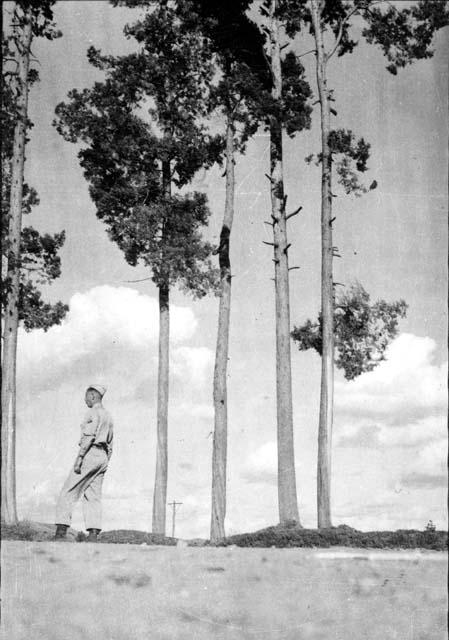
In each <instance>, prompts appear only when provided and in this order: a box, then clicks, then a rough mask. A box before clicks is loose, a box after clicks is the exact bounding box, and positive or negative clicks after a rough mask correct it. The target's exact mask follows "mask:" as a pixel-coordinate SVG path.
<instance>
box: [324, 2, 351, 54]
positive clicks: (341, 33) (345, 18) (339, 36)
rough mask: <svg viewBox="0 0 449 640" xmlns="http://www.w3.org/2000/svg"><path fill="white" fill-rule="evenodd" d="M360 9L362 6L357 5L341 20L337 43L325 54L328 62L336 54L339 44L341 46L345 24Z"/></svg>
mask: <svg viewBox="0 0 449 640" xmlns="http://www.w3.org/2000/svg"><path fill="white" fill-rule="evenodd" d="M359 10H360V7H358V6H355V7H354V9H353V10H352V11H350V12H349V13H348V14H346V16H345V17H344V18H343V20H342V21H341V22H340V26H339V28H338V34H337V38H336V41H335V45H334V47H333V48H332V50H331V52H330V53H328V54H326V55H325V59H326V62H327V61H328V60H329V59H330V58H332V56H333V55H334V53H335V52H336V51H337V49H338V46H339V44H340V42H341V39H342V37H343V29H344V26H345V24H346V23H347V22H348V20H349V18H350V17H351V16H352V15H354V13H357V11H359Z"/></svg>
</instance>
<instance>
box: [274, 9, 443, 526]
mask: <svg viewBox="0 0 449 640" xmlns="http://www.w3.org/2000/svg"><path fill="white" fill-rule="evenodd" d="M283 10H284V17H285V20H286V24H287V32H288V33H289V34H290V35H291V36H293V35H294V34H295V33H297V32H298V31H301V29H306V28H309V29H310V31H311V33H312V35H313V38H314V43H315V58H316V78H317V87H318V96H319V103H320V120H321V122H320V124H321V153H320V155H319V162H320V163H321V167H322V178H321V323H322V328H321V331H322V347H321V358H322V360H321V362H322V369H321V393H320V417H319V429H318V466H317V472H318V475H317V484H318V486H317V510H318V526H319V527H329V526H331V524H332V519H331V497H330V494H331V451H332V423H333V403H334V391H333V376H334V358H335V355H334V351H335V344H334V339H335V327H334V281H333V258H334V257H335V255H336V247H334V246H333V241H332V228H333V222H334V220H335V216H333V215H332V198H333V193H332V175H333V162H334V158H335V155H336V154H340V161H339V163H338V165H337V166H336V170H337V173H338V179H339V182H340V183H341V184H342V186H343V187H344V189H345V191H346V193H355V194H356V195H360V194H361V193H362V192H366V190H367V189H366V188H364V187H363V186H361V185H360V184H359V182H358V179H357V176H356V171H365V170H366V161H367V159H368V155H369V145H367V144H366V142H365V141H364V140H363V138H362V139H360V140H359V141H358V142H356V141H355V140H354V137H353V134H352V132H351V131H344V130H337V131H335V130H333V129H332V126H331V114H332V113H336V112H335V109H334V108H333V107H332V103H333V102H334V100H335V99H334V95H333V90H332V89H331V88H330V87H329V81H328V62H329V60H330V59H331V58H332V56H334V55H335V54H338V56H339V57H341V56H343V55H344V54H346V53H352V52H353V50H354V49H355V47H356V45H357V41H356V40H355V39H353V37H352V36H351V30H352V28H353V23H354V20H355V19H356V18H358V19H360V18H361V19H362V21H363V26H362V36H363V37H364V38H365V39H366V40H367V41H368V42H369V43H372V44H377V45H379V46H380V47H381V49H382V51H383V53H384V54H385V56H386V57H387V59H388V61H389V64H388V66H387V69H388V71H390V73H392V74H396V73H397V70H398V68H402V67H405V66H406V65H407V64H410V63H411V62H413V61H414V60H420V59H424V58H429V57H431V56H432V53H433V52H432V49H431V45H432V40H433V36H434V33H435V32H436V31H437V30H438V29H440V28H442V27H444V26H445V25H447V24H448V8H447V3H446V2H441V1H439V0H420V1H419V2H417V3H414V4H412V5H410V6H405V7H402V6H399V5H392V4H391V3H390V2H387V1H385V2H379V1H377V0H351V1H349V0H299V1H296V0H285V2H284V6H283ZM351 164H355V170H354V169H353V168H352V167H351ZM375 185H376V182H375V181H374V182H373V183H372V185H371V188H374V186H375Z"/></svg>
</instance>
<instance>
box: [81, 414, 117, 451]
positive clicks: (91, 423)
mask: <svg viewBox="0 0 449 640" xmlns="http://www.w3.org/2000/svg"><path fill="white" fill-rule="evenodd" d="M113 431H114V425H113V423H112V418H111V414H110V413H109V411H107V410H106V409H105V408H104V407H103V405H102V404H101V402H97V403H96V404H94V406H93V407H91V408H90V409H88V411H87V413H86V416H85V418H84V420H83V422H82V424H81V438H80V441H79V446H80V447H81V448H82V449H87V448H88V447H89V445H90V442H91V441H92V437H94V438H95V439H94V441H93V444H100V445H104V446H105V448H106V451H107V454H108V458H110V457H111V455H112V440H113V437H114V433H113Z"/></svg>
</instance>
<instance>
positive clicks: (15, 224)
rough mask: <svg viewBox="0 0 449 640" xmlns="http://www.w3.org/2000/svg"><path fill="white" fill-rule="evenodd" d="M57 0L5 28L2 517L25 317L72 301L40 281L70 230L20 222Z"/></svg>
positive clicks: (30, 200) (18, 8) (7, 512)
mask: <svg viewBox="0 0 449 640" xmlns="http://www.w3.org/2000/svg"><path fill="white" fill-rule="evenodd" d="M53 4H54V1H52V0H37V1H34V2H31V0H18V1H17V2H15V3H14V5H13V8H12V12H11V15H10V19H9V20H8V21H7V23H6V25H5V26H6V29H7V32H5V33H4V34H2V52H3V69H2V137H3V139H2V177H3V180H2V210H3V213H4V215H5V217H4V220H5V221H7V223H6V224H4V225H2V276H3V291H2V316H3V333H2V338H3V345H2V346H3V349H2V478H1V480H2V482H1V484H2V501H1V518H2V521H3V522H5V523H7V524H14V523H15V522H17V505H16V470H15V458H16V373H17V337H18V327H19V321H21V320H22V321H23V322H24V325H25V328H26V329H32V328H36V327H41V328H44V329H47V328H48V327H49V326H51V325H52V324H54V323H59V322H60V321H61V319H62V317H63V316H64V315H65V313H66V310H67V308H66V307H65V305H63V304H62V303H57V304H56V305H51V304H48V303H45V302H44V301H43V300H42V296H41V293H40V291H39V288H38V285H39V284H41V283H42V282H50V281H51V280H52V279H54V278H56V277H58V276H59V274H60V260H59V257H58V255H57V252H58V250H59V248H60V247H61V246H62V244H63V242H64V234H63V233H62V234H56V235H55V236H49V235H44V236H42V235H40V234H39V233H38V232H36V231H35V230H34V229H32V228H31V227H27V228H25V229H22V215H23V213H28V212H29V211H30V210H31V207H32V206H33V205H34V204H37V202H38V200H37V194H36V192H35V190H34V189H32V188H30V187H29V186H28V185H27V184H26V183H25V182H24V164H25V145H26V142H27V139H26V131H27V129H28V128H29V127H30V125H31V123H30V121H29V119H28V92H29V87H30V85H31V84H32V83H33V82H34V81H36V80H37V79H38V74H37V72H36V70H35V69H31V66H30V61H31V57H32V56H31V43H32V41H33V38H35V37H46V38H48V39H50V40H51V39H53V38H56V37H59V36H60V35H61V34H60V33H59V32H58V31H57V30H56V29H55V25H54V22H53V12H52V7H53Z"/></svg>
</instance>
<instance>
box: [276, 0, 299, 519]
mask: <svg viewBox="0 0 449 640" xmlns="http://www.w3.org/2000/svg"><path fill="white" fill-rule="evenodd" d="M276 5H277V3H276V0H273V1H272V3H271V17H270V45H271V68H272V74H273V92H272V93H273V97H274V98H275V99H276V100H278V99H280V97H281V94H282V73H281V56H280V47H279V34H278V30H279V27H278V19H277V17H276V15H275V11H276ZM270 137H271V141H270V178H271V208H272V219H273V242H274V282H275V291H276V399H277V445H278V498H279V519H280V522H281V524H285V523H287V522H296V524H297V525H299V524H300V521H299V513H298V498H297V494H296V473H295V451H294V442H293V407H292V374H291V353H290V295H289V282H288V280H289V278H288V276H289V273H288V242H287V221H286V213H285V202H286V198H285V197H284V177H283V168H282V124H281V122H279V120H276V119H275V118H273V119H272V122H271V126H270Z"/></svg>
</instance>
